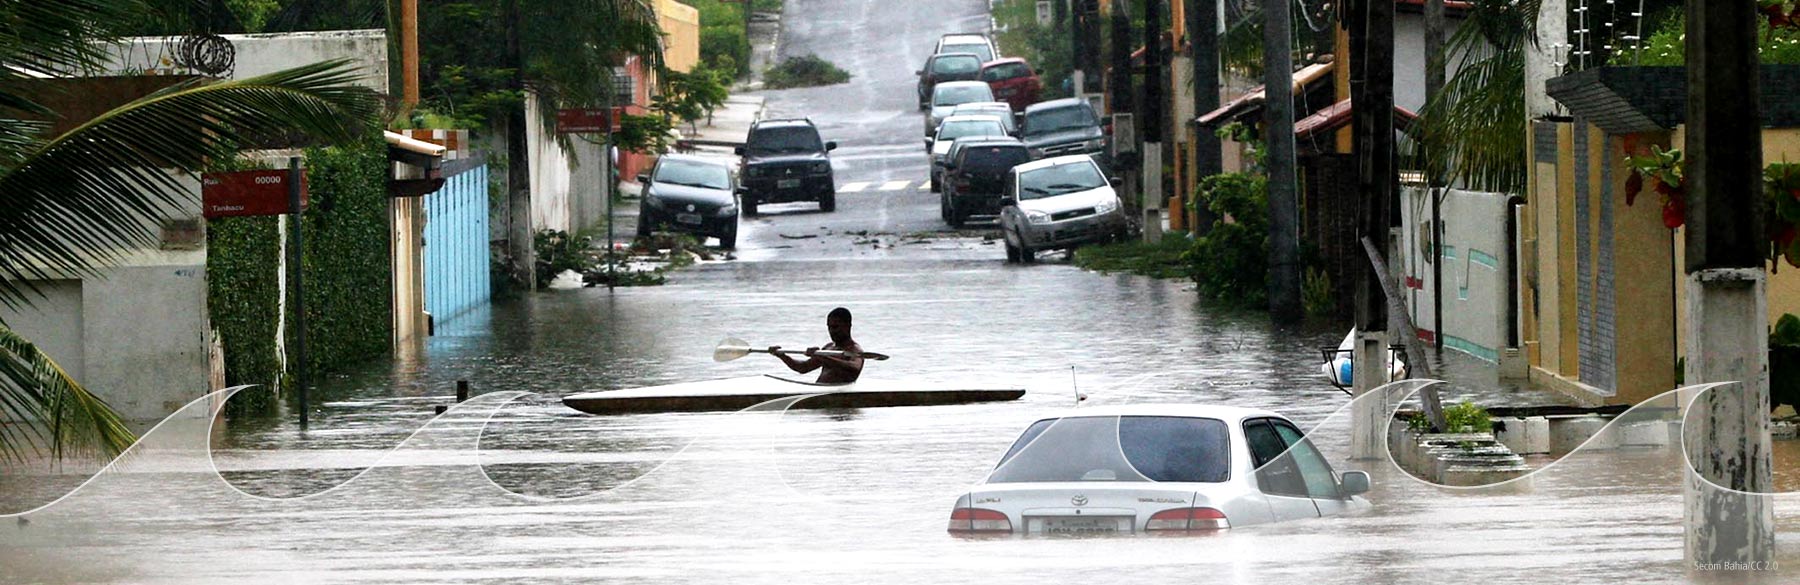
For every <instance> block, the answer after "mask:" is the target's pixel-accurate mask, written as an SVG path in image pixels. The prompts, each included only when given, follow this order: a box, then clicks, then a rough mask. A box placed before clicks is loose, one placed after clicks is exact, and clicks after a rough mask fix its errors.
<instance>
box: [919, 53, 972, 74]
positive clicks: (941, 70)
mask: <svg viewBox="0 0 1800 585" xmlns="http://www.w3.org/2000/svg"><path fill="white" fill-rule="evenodd" d="M980 68H981V58H980V57H975V56H971V55H950V56H941V57H938V58H936V59H933V60H931V72H932V73H936V74H938V75H960V74H967V73H974V72H975V70H977V69H980Z"/></svg>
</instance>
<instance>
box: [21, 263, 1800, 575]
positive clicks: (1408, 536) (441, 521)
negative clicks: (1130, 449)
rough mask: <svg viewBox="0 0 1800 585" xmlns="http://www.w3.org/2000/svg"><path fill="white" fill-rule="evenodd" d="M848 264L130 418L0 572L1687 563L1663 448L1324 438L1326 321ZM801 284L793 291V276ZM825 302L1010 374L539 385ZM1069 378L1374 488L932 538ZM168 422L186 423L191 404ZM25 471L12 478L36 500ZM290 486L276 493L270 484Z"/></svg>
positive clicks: (1020, 272)
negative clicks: (235, 413)
mask: <svg viewBox="0 0 1800 585" xmlns="http://www.w3.org/2000/svg"><path fill="white" fill-rule="evenodd" d="M972 245H978V244H972ZM859 262H860V263H859V264H858V265H856V266H855V267H854V268H855V269H852V268H853V267H852V266H850V265H847V264H845V263H843V262H837V261H830V260H817V261H802V262H761V263H722V264H711V265H705V266H700V267H697V268H694V269H692V270H691V271H688V272H683V273H680V274H679V275H678V277H677V278H675V279H673V280H672V282H671V284H670V285H668V286H664V287H657V288H644V289H621V290H619V291H617V292H614V293H608V292H607V291H605V290H604V289H585V290H579V291H569V292H563V293H556V294H544V295H534V296H532V297H529V298H527V299H525V300H522V301H514V302H510V303H502V304H500V305H497V306H496V307H495V308H493V309H492V310H491V312H489V313H487V314H484V315H480V316H477V317H473V318H470V319H465V320H463V321H461V322H460V323H454V324H452V326H450V327H447V328H446V329H447V331H442V332H441V333H442V334H441V335H440V336H439V337H437V338H435V339H433V340H432V341H431V342H430V344H429V347H428V348H426V351H424V352H423V354H422V356H421V357H419V358H417V359H414V360H410V361H404V362H402V361H396V362H393V363H380V364H372V365H371V366H369V367H367V368H365V369H362V370H359V371H357V372H354V373H351V374H348V375H344V376H339V377H334V378H329V379H327V380H325V381H324V382H323V387H322V388H320V389H319V390H318V391H317V392H316V393H315V400H318V401H319V402H320V403H321V406H320V407H319V408H318V410H317V411H315V414H314V416H313V419H312V420H313V422H312V426H311V428H309V429H308V430H307V431H305V432H301V431H299V430H298V429H297V428H295V426H294V425H293V424H292V421H291V420H286V419H283V420H263V421H232V422H230V423H229V424H227V423H223V422H221V423H220V425H221V426H220V427H218V428H214V427H213V426H212V425H209V424H207V423H208V421H206V419H205V418H204V417H203V416H202V417H184V416H177V417H176V418H175V419H172V420H171V422H169V423H166V424H165V425H164V426H162V427H160V428H158V429H156V430H154V431H152V432H150V433H149V434H147V435H146V438H145V441H144V444H143V445H142V446H141V447H140V448H139V449H138V450H137V451H134V452H133V453H132V454H130V456H129V457H128V458H127V463H126V465H124V466H123V467H122V468H121V469H118V470H114V471H111V472H108V473H106V474H102V475H101V476H100V477H98V478H97V479H95V480H94V481H93V482H92V483H91V484H90V485H88V486H87V487H85V488H84V489H82V490H80V491H77V492H75V493H74V494H73V495H72V496H70V497H69V498H67V499H65V500H63V501H61V502H59V503H57V504H56V505H54V506H51V507H49V508H48V509H46V510H42V511H38V512H34V513H32V514H30V515H29V516H28V518H29V519H30V523H29V524H27V525H21V526H18V527H16V528H13V527H8V528H6V529H3V530H0V534H3V535H4V536H0V581H3V582H7V583H15V582H48V583H76V582H89V583H92V582H97V583H211V582H218V583H223V582H248V581H255V582H307V583H321V582H323V583H333V582H343V583H420V582H458V583H471V582H594V581H602V582H639V581H644V580H649V579H655V580H657V581H658V582H668V583H719V582H729V583H740V582H769V583H845V582H859V583H889V582H893V583H899V582H908V583H910V582H1031V583H1041V582H1058V583H1062V582H1080V581H1096V582H1112V581H1117V580H1120V579H1122V578H1125V577H1127V576H1129V578H1131V579H1133V580H1138V581H1147V582H1159V583H1160V582H1193V581H1196V580H1205V581H1218V582H1230V583H1262V582H1269V581H1274V580H1278V579H1279V580H1283V581H1299V582H1309V581H1319V582H1384V583H1443V582H1472V581H1499V582H1505V581H1514V580H1519V579H1521V578H1525V579H1529V580H1531V581H1567V582H1601V581H1605V582H1614V581H1631V582H1659V581H1660V582H1680V581H1686V580H1689V579H1692V578H1699V577H1705V576H1707V574H1705V573H1697V572H1691V571H1689V570H1688V569H1687V568H1686V567H1685V565H1684V564H1683V561H1682V544H1681V542H1682V541H1681V538H1682V528H1681V514H1682V513H1681V492H1680V488H1679V484H1678V480H1679V477H1680V467H1679V466H1680V462H1679V458H1678V455H1671V454H1670V453H1668V452H1666V451H1663V452H1619V451H1614V452H1603V453H1593V454H1577V455H1576V456H1573V457H1571V458H1570V459H1568V460H1566V461H1565V462H1564V463H1562V464H1560V465H1557V466H1554V467H1551V468H1550V469H1549V470H1546V471H1544V472H1542V473H1540V474H1539V475H1538V476H1536V477H1534V478H1533V480H1532V483H1531V486H1530V487H1528V488H1524V489H1519V488H1518V487H1517V486H1508V487H1507V488H1504V489H1502V488H1496V489H1492V490H1474V491H1466V490H1465V491H1455V490H1448V489H1443V488H1436V487H1431V486H1427V485H1424V484H1421V483H1419V482H1417V481H1415V480H1412V479H1411V478H1410V477H1409V476H1406V475H1405V474H1403V473H1402V472H1399V471H1398V470H1395V469H1394V468H1392V467H1391V466H1390V465H1389V464H1388V463H1387V462H1386V461H1350V460H1347V459H1346V458H1345V457H1343V455H1344V447H1345V445H1347V439H1345V438H1343V436H1344V435H1345V434H1344V433H1342V432H1341V431H1342V426H1343V424H1342V423H1343V422H1344V421H1345V417H1344V416H1343V415H1341V414H1340V415H1338V416H1332V414H1333V413H1334V412H1337V411H1338V410H1339V409H1340V408H1341V407H1343V406H1344V405H1345V404H1347V402H1348V401H1347V398H1346V397H1345V396H1344V395H1343V394H1342V393H1340V392H1338V391H1337V390H1335V389H1332V388H1330V387H1329V386H1325V385H1324V384H1323V383H1322V382H1321V381H1320V379H1319V377H1318V375H1317V373H1316V372H1317V355H1318V354H1317V350H1316V347H1321V346H1326V345H1331V344H1333V343H1334V342H1335V341H1336V340H1337V338H1338V337H1340V336H1341V333H1340V332H1335V331H1306V330H1297V331H1282V330H1279V329H1275V328H1273V327H1271V326H1270V325H1268V323H1267V321H1266V320H1265V319H1263V318H1261V317H1260V316H1257V315H1255V314H1253V313H1236V312H1231V311H1224V310H1218V309H1216V308H1211V307H1208V306H1207V305H1205V304H1204V303H1200V302H1198V301H1196V299H1195V295H1194V293H1193V292H1192V291H1191V290H1190V289H1191V286H1190V285H1189V284H1187V283H1183V282H1179V281H1155V280H1151V279H1145V278H1139V277H1129V276H1104V275H1097V274H1093V273H1085V272H1082V271H1080V270H1077V269H1074V268H1072V267H1069V266H1066V265H1059V264H1055V263H1052V264H1049V265H1040V266H1035V267H1025V268H1021V267H1004V266H1001V265H998V264H997V263H995V262H991V261H974V260H968V261H964V260H949V261H944V260H924V259H920V260H912V259H904V258H902V259H887V260H880V261H877V262H875V263H874V264H873V265H871V264H870V263H869V262H868V261H859ZM800 282H806V283H808V284H807V285H806V286H807V287H809V288H808V289H807V290H796V289H797V288H798V286H799V285H797V284H796V283H800ZM839 291H855V292H854V294H853V295H847V294H845V293H842V292H839ZM938 292H941V293H943V294H941V295H937V294H934V293H938ZM846 298H848V299H852V300H848V301H847V300H845V299H846ZM838 303H843V304H849V305H852V306H853V307H854V308H855V310H856V323H857V327H858V329H857V331H858V334H857V337H858V339H859V341H861V342H862V343H863V344H864V345H865V346H866V347H868V348H870V349H871V350H878V351H883V352H885V353H889V354H892V355H894V356H895V358H894V359H893V360H890V361H888V362H884V363H878V364H874V365H871V366H870V367H869V370H868V371H867V372H866V374H865V375H866V376H869V377H870V378H875V377H881V378H896V379H921V380H934V381H961V382H972V383H981V384H1000V385H1022V386H1024V387H1026V388H1028V389H1029V390H1030V391H1031V392H1030V393H1029V394H1027V395H1026V397H1025V398H1024V399H1023V400H1021V401H1018V402H1011V403H997V404H979V405H966V406H941V407H916V408H885V409H863V410H845V411H812V410H801V411H790V412H785V413H783V412H779V411H776V412H746V413H701V414H664V415H638V416H621V417H596V416H588V415H583V414H580V413H577V412H575V411H573V410H570V409H567V408H565V407H563V406H561V405H560V404H559V403H558V402H556V401H555V400H554V396H555V395H560V394H567V393H571V392H575V391H581V390H590V389H600V388H621V387H631V386H640V385H647V384H657V383H664V382H673V381H683V380H693V379H708V378H723V377H731V376H737V375H744V374H752V373H768V372H772V371H774V369H775V367H776V364H775V362H774V361H773V360H772V359H769V358H767V357H762V358H761V359H756V358H757V357H758V356H752V357H750V358H745V359H743V360H740V361H737V362H731V363H725V364H715V363H713V362H712V361H711V351H710V350H711V348H712V346H713V345H714V344H716V343H717V341H718V339H719V338H721V337H723V336H725V335H726V334H732V335H736V336H739V337H743V338H746V339H750V340H752V343H765V342H768V343H774V342H785V343H790V344H803V343H806V342H807V341H809V340H815V339H818V338H820V337H821V336H822V334H823V332H822V327H821V325H822V324H821V323H819V322H818V321H820V320H821V319H820V318H819V317H820V316H822V315H823V313H824V312H825V310H826V309H828V308H829V307H830V306H833V305H835V304H838ZM1448 362H1449V363H1448V364H1447V367H1446V368H1445V369H1446V370H1448V371H1449V373H1450V374H1452V376H1451V377H1453V378H1454V377H1459V376H1460V377H1464V378H1467V379H1469V380H1471V381H1470V382H1466V383H1464V384H1462V385H1461V386H1459V387H1458V388H1455V389H1452V390H1451V391H1450V392H1449V395H1450V396H1452V397H1458V396H1464V395H1466V396H1468V397H1470V398H1472V399H1474V400H1476V401H1478V402H1482V403H1487V404H1496V403H1501V402H1507V403H1513V404H1530V403H1551V402H1555V401H1556V398H1555V397H1554V396H1552V395H1548V394H1544V393H1541V392H1538V391H1531V390H1522V389H1518V388H1512V387H1503V386H1498V385H1495V384H1491V383H1481V382H1478V381H1479V380H1481V379H1482V378H1484V377H1485V376H1486V375H1487V374H1485V370H1484V369H1483V368H1480V367H1478V366H1477V365H1476V364H1472V363H1470V362H1467V361H1464V360H1461V359H1457V358H1454V357H1452V358H1449V359H1448ZM1070 366H1075V371H1074V376H1073V377H1074V379H1075V381H1076V382H1078V383H1079V386H1080V388H1081V391H1082V392H1085V393H1087V394H1088V395H1089V396H1090V400H1089V404H1118V403H1175V402H1205V403H1220V404H1232V405H1239V406H1255V407H1263V408H1271V409H1275V410H1278V411H1281V412H1283V413H1286V414H1288V415H1289V416H1291V417H1293V418H1295V419H1296V420H1297V421H1300V422H1301V423H1302V425H1303V426H1306V427H1311V426H1313V425H1323V426H1321V427H1320V429H1319V430H1318V431H1316V432H1315V434H1314V437H1315V440H1316V441H1318V442H1319V443H1320V445H1321V448H1323V449H1325V450H1326V451H1327V453H1328V454H1334V455H1335V456H1334V457H1333V458H1332V459H1333V464H1334V465H1335V466H1337V467H1338V468H1339V469H1340V470H1342V469H1355V468H1360V469H1364V470H1367V471H1369V472H1371V474H1372V475H1373V477H1374V485H1375V487H1374V491H1373V492H1371V493H1370V494H1368V495H1367V498H1368V500H1369V501H1370V502H1371V503H1372V505H1371V506H1370V508H1369V509H1368V510H1367V511H1366V512H1363V513H1360V514H1356V515H1352V516H1344V517H1333V518H1323V519H1318V520H1303V521H1293V522H1286V523H1279V524H1273V525H1263V526H1254V527H1245V528H1240V529H1234V530H1231V531H1227V532H1225V533H1221V534H1216V535H1210V536H1204V537H1180V538H1148V537H1141V536H1139V537H1114V538H1087V539H1055V538H999V539H961V538H956V537H952V536H950V535H948V534H947V533H946V532H945V530H944V527H945V524H946V521H947V520H948V516H949V511H950V507H951V505H952V504H953V503H954V500H955V498H956V496H957V495H958V494H959V493H960V492H959V491H960V490H963V489H965V488H966V487H967V486H969V485H970V484H972V483H973V482H975V481H977V480H979V479H980V478H981V477H982V476H983V475H984V473H985V472H986V471H987V470H988V469H990V468H991V466H992V465H993V463H994V462H995V461H996V460H997V458H998V457H999V455H1000V454H1001V453H1002V452H1003V451H1004V449H1005V448H1006V447H1007V446H1008V445H1009V444H1010V442H1011V441H1012V439H1013V438H1014V437H1015V436H1016V434H1017V433H1018V432H1019V431H1021V430H1022V429H1023V428H1024V427H1025V425H1027V424H1028V423H1029V422H1030V421H1032V420H1035V419H1036V418H1039V417H1043V416H1046V415H1052V414H1056V413H1059V412H1064V411H1066V409H1068V408H1069V407H1070V405H1071V404H1072V402H1073V400H1072V398H1071V397H1072V391H1071V372H1070ZM457 379H468V380H470V381H471V383H472V384H473V386H474V388H475V389H476V391H477V394H478V395H477V396H476V397H475V398H474V399H472V400H470V401H469V402H466V403H463V404H461V405H458V406H457V407H456V408H455V409H453V410H451V411H450V412H449V413H447V414H445V415H443V416H434V415H433V413H432V407H433V406H434V405H438V404H448V403H450V402H451V399H450V398H449V397H448V396H449V395H450V394H451V393H452V392H453V389H454V381H455V380H457ZM251 391H256V390H251ZM195 409H196V410H198V411H200V412H204V405H198V406H196V407H195ZM287 418H290V419H291V416H290V417H287ZM209 445H211V446H212V447H213V449H212V450H210V451H209V449H208V448H207V447H208V446H209ZM209 453H210V457H209ZM371 465H374V466H376V467H375V468H374V469H373V470H372V471H369V472H367V473H364V474H362V475H361V476H360V477H355V479H354V480H350V481H349V482H348V483H347V484H344V485H342V486H341V487H337V488H334V489H327V488H330V487H331V486H332V485H336V484H337V483H338V482H343V481H345V480H347V479H349V478H350V477H352V476H356V475H357V474H358V473H361V472H362V469H363V468H364V467H367V466H371ZM215 466H216V468H217V469H218V470H220V472H221V473H222V476H221V475H217V474H215V473H214V472H213V469H214V467H215ZM221 477H223V478H225V479H224V480H221V479H220V478H221ZM39 479H41V478H37V479H34V478H29V477H26V478H21V477H13V478H10V479H9V480H8V482H7V487H8V489H6V490H5V493H6V494H8V497H9V501H10V505H11V507H9V508H8V509H7V511H8V512H16V511H19V510H22V509H24V507H29V505H30V504H35V503H41V502H29V501H19V498H20V497H21V496H20V495H19V494H26V493H31V490H22V489H13V488H17V487H21V486H31V485H38V486H42V485H44V484H45V482H44V481H39ZM76 479H77V480H79V479H80V477H79V476H76ZM62 481H64V482H67V481H68V477H67V476H65V477H64V478H63V479H62ZM239 489H242V490H243V492H240V491H239ZM44 491H46V490H45V489H43V488H41V487H40V488H39V489H38V490H37V492H39V493H40V497H42V496H41V493H42V492H44ZM50 491H54V490H50ZM309 494H310V495H309ZM56 495H60V494H56ZM295 496H305V497H301V498H297V499H270V498H294V497H295ZM50 497H54V496H50ZM1793 501H1795V500H1794V499H1793V498H1791V497H1780V498H1778V499H1777V504H1778V505H1777V514H1778V518H1779V525H1780V527H1781V528H1782V529H1783V530H1784V531H1786V530H1789V529H1791V528H1792V527H1793V525H1794V523H1795V522H1796V520H1795V518H1794V517H1793V515H1792V514H1782V511H1783V506H1781V505H1780V504H1784V503H1789V502H1793ZM1787 507H1788V509H1792V504H1789V505H1788V506H1787ZM1779 544H1780V547H1781V548H1780V552H1781V555H1780V557H1779V558H1780V559H1782V560H1783V561H1786V560H1789V559H1792V560H1793V563H1792V564H1791V566H1792V567H1797V568H1800V556H1796V555H1797V554H1800V546H1794V545H1792V544H1791V543H1789V542H1787V541H1785V540H1783V541H1780V543H1779ZM1785 565H1787V564H1786V563H1784V566H1785ZM1526 576H1528V577H1526ZM1730 576H1731V578H1739V577H1746V576H1748V577H1751V578H1761V579H1765V580H1767V581H1768V582H1782V581H1785V580H1788V579H1783V578H1781V577H1783V576H1788V577H1791V575H1786V573H1785V572H1783V571H1776V572H1767V573H1742V572H1736V573H1731V574H1730Z"/></svg>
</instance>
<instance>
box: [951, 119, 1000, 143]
mask: <svg viewBox="0 0 1800 585" xmlns="http://www.w3.org/2000/svg"><path fill="white" fill-rule="evenodd" d="M1005 135H1006V128H1005V127H1003V126H1001V125H1000V122H999V121H998V120H958V121H955V122H945V123H944V125H943V127H941V128H938V135H937V139H938V140H955V139H958V138H962V137H965V136H1005Z"/></svg>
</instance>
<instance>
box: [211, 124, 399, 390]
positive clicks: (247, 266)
mask: <svg viewBox="0 0 1800 585" xmlns="http://www.w3.org/2000/svg"><path fill="white" fill-rule="evenodd" d="M305 160H306V167H307V183H308V189H309V194H308V205H307V210H306V213H305V214H304V215H303V217H302V225H303V229H304V230H305V231H304V232H303V235H304V239H305V247H306V250H305V252H306V253H305V257H304V259H303V260H302V264H303V266H304V267H305V279H306V280H305V283H304V287H303V288H304V289H305V290H304V292H305V294H306V318H307V323H306V346H307V364H308V366H309V368H310V369H309V371H310V372H312V373H313V374H314V377H313V379H315V380H316V379H318V377H317V376H318V375H319V374H324V373H328V372H331V371H335V370H338V369H340V368H342V367H344V366H347V365H350V364H354V363H356V362H358V361H361V360H364V359H367V358H368V357H369V356H378V355H386V354H387V352H388V349H389V344H390V342H391V341H390V340H391V339H392V334H393V321H392V315H393V297H392V291H393V272H392V269H391V267H392V260H391V256H390V255H389V251H388V238H389V235H388V201H387V164H388V161H387V150H386V147H385V145H384V144H383V143H382V142H381V141H380V140H368V141H364V142H361V143H357V144H354V145H348V146H345V147H333V148H314V149H309V150H307V152H306V159H305ZM240 166H241V165H240ZM216 170H238V169H235V168H233V169H225V168H222V169H216ZM279 221H285V218H282V217H230V218H220V219H215V220H211V221H209V222H208V224H207V259H206V268H207V309H208V311H209V313H210V316H211V320H212V324H213V327H214V328H216V329H218V331H219V336H220V338H221V341H222V343H223V345H224V348H225V380H226V384H227V385H240V384H259V385H264V386H267V385H270V384H280V385H282V386H283V387H284V389H285V387H286V386H287V385H288V384H289V383H290V381H289V380H288V379H287V377H286V376H285V375H284V374H285V373H284V372H283V371H282V369H281V362H280V358H279V357H278V356H279V351H278V348H277V347H276V345H275V342H274V340H275V330H276V325H277V323H278V322H279V319H278V318H277V317H278V315H279V311H280V303H279V301H280V295H281V292H280V288H279V282H280V275H279V274H278V271H279V270H280V269H281V258H280V254H281V249H282V246H281V242H280V230H279V227H278V224H277V222H279ZM289 290H290V294H291V291H292V289H291V288H290V289H289ZM292 306H293V303H292V302H291V299H290V303H289V307H290V309H289V310H292V308H291V307H292ZM289 322H290V323H291V322H292V321H291V320H290V321H289ZM288 337H289V340H288V341H289V343H291V342H292V337H293V334H292V330H291V329H290V330H289V334H288ZM274 396H275V394H274V393H270V392H245V393H241V394H239V395H238V396H237V397H234V398H233V399H232V400H231V402H230V403H229V404H228V405H227V408H228V409H229V410H230V412H231V413H233V414H244V413H256V412H267V411H268V409H269V407H271V406H273V398H274Z"/></svg>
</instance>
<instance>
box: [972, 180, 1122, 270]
mask: <svg viewBox="0 0 1800 585" xmlns="http://www.w3.org/2000/svg"><path fill="white" fill-rule="evenodd" d="M1003 189H1004V190H1003V191H1001V198H1002V202H1001V205H1002V207H1001V208H1000V235H1001V236H1003V237H1004V239H1005V240H1006V260H1007V261H1008V262H1032V261H1033V260H1034V259H1036V258H1037V252H1038V250H1051V249H1072V248H1075V247H1077V246H1081V245H1083V244H1092V243H1098V242H1105V241H1109V240H1117V239H1119V238H1122V237H1124V235H1125V230H1126V226H1127V224H1126V221H1125V212H1124V211H1121V210H1120V205H1119V196H1118V194H1117V193H1115V192H1113V188H1112V184H1111V183H1110V182H1108V181H1107V179H1106V175H1105V174H1104V173H1102V172H1100V166H1099V165H1097V164H1094V159H1093V158H1092V157H1089V156H1087V155H1084V154H1072V155H1068V156H1059V157H1056V158H1047V159H1043V160H1037V161H1032V162H1029V163H1025V164H1022V165H1019V166H1016V167H1013V169H1012V172H1011V173H1009V174H1007V176H1006V184H1005V187H1004V188H1003Z"/></svg>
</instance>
